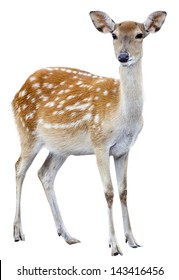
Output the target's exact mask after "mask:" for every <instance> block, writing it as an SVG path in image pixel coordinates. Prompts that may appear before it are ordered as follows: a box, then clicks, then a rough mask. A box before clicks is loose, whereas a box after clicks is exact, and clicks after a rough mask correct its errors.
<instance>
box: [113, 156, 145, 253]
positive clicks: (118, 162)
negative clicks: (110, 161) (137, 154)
mask: <svg viewBox="0 0 179 280" xmlns="http://www.w3.org/2000/svg"><path fill="white" fill-rule="evenodd" d="M114 163H115V169H116V177H117V183H118V190H119V197H120V201H121V208H122V217H123V225H124V234H125V237H126V243H127V242H128V244H129V246H130V247H132V248H137V247H140V246H139V245H138V243H137V242H136V240H135V238H134V236H133V233H132V229H131V224H130V219H129V213H128V207H127V164H128V153H127V154H125V155H123V156H121V157H119V158H114Z"/></svg>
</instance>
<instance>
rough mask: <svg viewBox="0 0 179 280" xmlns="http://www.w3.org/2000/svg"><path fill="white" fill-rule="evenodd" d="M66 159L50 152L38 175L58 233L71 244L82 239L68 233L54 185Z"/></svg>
mask: <svg viewBox="0 0 179 280" xmlns="http://www.w3.org/2000/svg"><path fill="white" fill-rule="evenodd" d="M65 160H66V157H63V156H61V155H57V154H53V153H49V155H48V156H47V158H46V160H45V162H44V164H43V165H42V167H41V168H40V170H39V171H38V176H39V179H40V181H41V183H42V186H43V188H44V191H45V194H46V197H47V200H48V202H49V205H50V208H51V211H52V214H53V218H54V221H55V224H56V228H57V233H58V235H59V236H60V235H61V236H62V237H63V238H64V239H65V241H66V242H67V243H68V244H70V245H71V244H75V243H78V242H80V241H79V240H77V239H76V238H73V237H72V236H71V235H70V234H69V233H68V231H67V229H66V228H65V225H64V222H63V219H62V216H61V213H60V210H59V207H58V203H57V199H56V195H55V192H54V187H53V183H54V180H55V177H56V174H57V172H58V170H59V169H60V167H61V166H62V165H63V163H64V162H65Z"/></svg>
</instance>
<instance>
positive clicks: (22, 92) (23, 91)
mask: <svg viewBox="0 0 179 280" xmlns="http://www.w3.org/2000/svg"><path fill="white" fill-rule="evenodd" d="M26 93H27V92H26V90H25V89H24V90H21V91H20V92H19V97H23V96H24V95H25V94H26Z"/></svg>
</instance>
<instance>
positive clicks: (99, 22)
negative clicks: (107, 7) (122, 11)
mask: <svg viewBox="0 0 179 280" xmlns="http://www.w3.org/2000/svg"><path fill="white" fill-rule="evenodd" d="M90 17H91V20H92V22H93V24H94V26H95V27H96V29H97V30H98V31H100V32H103V33H111V32H113V31H114V28H115V22H114V21H113V20H112V19H111V18H110V17H109V16H108V15H107V14H106V13H104V12H100V11H91V12H90Z"/></svg>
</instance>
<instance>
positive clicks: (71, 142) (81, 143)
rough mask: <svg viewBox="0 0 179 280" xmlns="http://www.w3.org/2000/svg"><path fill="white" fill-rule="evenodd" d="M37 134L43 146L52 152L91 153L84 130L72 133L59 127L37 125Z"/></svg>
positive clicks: (69, 153) (66, 153)
mask: <svg viewBox="0 0 179 280" xmlns="http://www.w3.org/2000/svg"><path fill="white" fill-rule="evenodd" d="M38 136H39V138H40V139H41V141H42V142H43V143H44V146H45V147H46V148H47V149H48V150H49V151H52V152H54V153H61V154H63V155H66V156H69V155H88V154H93V149H92V146H91V144H90V140H89V136H88V133H87V132H85V131H79V132H78V133H72V132H70V131H69V132H68V131H63V130H61V129H55V128H53V129H50V128H49V129H44V128H40V127H39V128H38Z"/></svg>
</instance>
